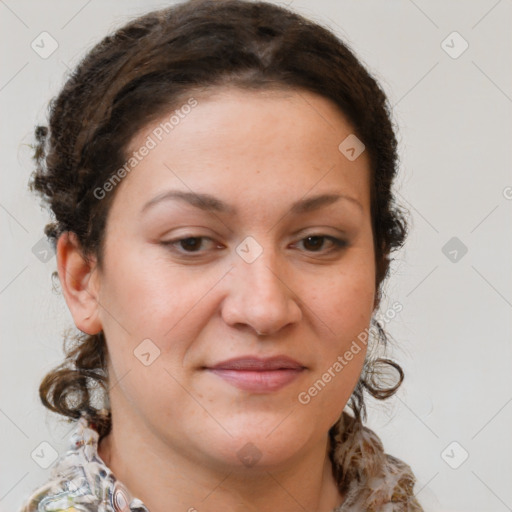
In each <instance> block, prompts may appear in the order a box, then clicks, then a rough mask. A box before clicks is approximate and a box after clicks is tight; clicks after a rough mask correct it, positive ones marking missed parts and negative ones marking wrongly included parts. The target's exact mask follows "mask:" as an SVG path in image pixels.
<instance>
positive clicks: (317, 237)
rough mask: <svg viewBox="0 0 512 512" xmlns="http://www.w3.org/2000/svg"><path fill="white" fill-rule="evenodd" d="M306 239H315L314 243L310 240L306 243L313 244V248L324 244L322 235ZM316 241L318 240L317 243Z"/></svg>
mask: <svg viewBox="0 0 512 512" xmlns="http://www.w3.org/2000/svg"><path fill="white" fill-rule="evenodd" d="M306 240H307V241H308V240H309V241H311V240H313V243H312V244H310V242H306V244H309V245H312V246H313V248H316V249H318V247H319V246H320V247H321V246H322V243H321V240H322V237H321V236H308V237H307V238H306ZM315 242H316V243H315Z"/></svg>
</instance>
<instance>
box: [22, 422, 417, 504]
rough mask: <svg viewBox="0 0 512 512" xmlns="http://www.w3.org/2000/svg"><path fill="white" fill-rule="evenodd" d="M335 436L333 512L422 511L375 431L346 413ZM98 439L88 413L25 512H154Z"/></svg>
mask: <svg viewBox="0 0 512 512" xmlns="http://www.w3.org/2000/svg"><path fill="white" fill-rule="evenodd" d="M330 436H331V451H330V458H331V462H332V464H333V474H334V477H335V479H336V482H337V483H338V486H339V487H340V489H342V491H343V492H344V496H345V499H344V501H343V503H342V505H340V506H339V507H337V508H336V509H335V510H333V512H359V511H361V510H365V511H367V512H379V511H380V512H384V511H385V512H422V511H423V509H422V508H421V506H420V505H419V503H418V502H417V500H416V498H415V497H414V493H413V486H414V482H415V478H414V476H413V474H412V472H411V469H410V468H409V466H408V465H407V464H405V463H404V462H402V461H401V460H399V459H397V458H395V457H392V456H391V455H387V454H385V453H384V450H383V447H382V443H381V442H380V439H379V438H378V437H377V436H376V434H375V433H374V432H373V431H372V430H370V429H368V428H367V427H364V426H362V424H360V423H357V422H356V421H355V420H354V418H353V417H351V416H350V415H348V414H346V413H343V415H342V416H341V418H340V420H339V421H338V422H337V423H336V425H334V426H333V428H332V429H331V431H330ZM98 439H99V434H98V432H97V431H96V430H95V429H94V425H93V424H92V423H91V422H90V420H89V419H88V417H87V416H85V415H84V414H83V415H82V416H81V418H80V419H79V420H78V421H77V422H76V426H75V428H74V430H73V432H72V434H71V446H70V449H69V450H68V452H67V453H66V454H65V455H64V456H62V457H61V458H60V459H59V460H58V462H57V463H56V465H55V466H54V467H53V470H52V473H51V478H50V480H49V481H48V482H47V483H46V484H45V485H44V486H42V487H40V488H39V489H37V490H36V491H35V492H34V493H33V494H32V496H30V498H29V499H28V500H27V501H26V502H25V505H24V506H23V508H22V509H21V510H20V512H40V511H45V512H50V511H51V512H78V511H80V512H82V511H85V512H149V510H148V508H147V507H146V506H145V505H144V503H143V502H142V501H141V500H140V499H138V498H135V497H134V496H132V495H131V494H130V491H129V490H128V489H127V487H126V486H125V485H124V484H123V483H121V482H120V481H119V480H117V479H116V477H115V476H114V474H113V472H112V471H111V470H110V468H109V467H108V466H107V465H106V464H105V462H104V461H103V460H102V459H101V457H100V456H99V455H98ZM347 482H348V483H347Z"/></svg>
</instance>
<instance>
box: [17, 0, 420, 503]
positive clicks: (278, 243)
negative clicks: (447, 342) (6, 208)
mask: <svg viewBox="0 0 512 512" xmlns="http://www.w3.org/2000/svg"><path fill="white" fill-rule="evenodd" d="M36 135H37V138H38V145H37V148H36V155H35V156H36V162H37V169H36V171H35V173H34V179H33V182H32V186H33V188H34V189H35V190H36V191H38V192H39V193H40V194H41V195H42V196H43V197H44V198H45V199H46V200H47V202H48V203H49V205H50V207H51V209H52V211H53V213H54V216H55V220H54V222H52V223H51V224H49V225H48V226H47V228H46V234H47V235H48V237H49V238H50V240H51V241H52V242H53V243H54V245H55V247H56V251H57V262H58V275H59V280H60V283H61V286H62V290H63V293H64V296H65V299H66V302H67V305H68V307H69V310H70V312H71V314H72V316H73V319H74V322H75V324H76V326H77V328H78V329H79V330H80V331H81V333H82V334H81V336H79V337H78V338H77V342H78V343H77V344H76V346H74V347H71V348H69V349H68V350H67V358H66V361H65V363H64V364H63V365H61V366H60V367H59V368H56V369H55V370H54V371H52V372H50V373H49V374H48V375H47V376H46V377H45V379H44V381H43V382H42V384H41V387H40V395H41V399H42V401H43V404H44V405H45V406H46V407H48V408H49V409H50V410H52V411H54V412H57V413H59V414H62V415H64V416H67V417H69V418H72V419H73V420H78V421H77V422H76V428H75V431H74V432H73V435H72V437H71V449H70V451H69V452H68V453H67V454H66V455H65V456H64V457H62V458H61V459H60V460H59V461H58V462H57V463H56V466H55V467H54V469H53V473H52V477H51V479H50V481H49V482H48V483H47V484H46V485H44V486H42V487H40V488H39V489H37V490H36V491H35V492H34V494H33V495H32V496H30V497H29V498H27V501H26V503H25V505H24V507H23V511H25V512H28V511H35V510H38V511H42V510H45V511H46V510H52V511H55V510H91V511H92V510H105V511H111V510H132V511H135V510H151V512H161V511H162V512H163V511H168V510H188V511H194V510H198V511H218V510H229V511H239V510H244V511H245V510H254V511H270V510H281V511H299V510H308V511H309V510H314V511H318V512H330V511H332V510H336V511H338V512H341V511H349V510H350V511H355V510H368V511H377V510H378V511H406V510H408V511H418V510H422V509H421V507H420V505H419V504H418V502H417V500H416V499H415V497H414V490H413V486H414V481H415V479H414V476H413V474H412V472H411V470H410V468H409V466H408V465H407V464H405V463H404V462H402V461H400V460H398V459H396V458H394V457H392V456H391V455H387V454H385V452H384V449H383V446H382V444H381V442H380V440H379V438H378V437H377V435H376V434H374V433H373V432H372V431H371V430H369V429H368V428H366V427H364V426H363V420H364V419H365V406H364V396H363V392H364V390H366V391H368V392H370V393H371V394H372V395H373V396H374V397H376V398H380V399H383V398H387V397H389V396H391V395H392V394H393V393H394V392H395V391H396V389H397V388H398V386H399V385H400V383H401V381H402V379H403V373H402V370H401V369H400V367H399V366H398V365H397V364H396V363H394V362H392V361H389V360H387V359H382V358H380V359H379V358H377V357H376V356H375V355H374V351H373V350H369V349H368V345H369V343H370V340H371V339H372V336H370V334H372V333H373V334H375V335H376V338H377V339H375V340H374V341H373V342H372V343H373V344H376V345H383V344H385V342H386V335H385V332H384V330H383V329H382V326H381V325H380V324H379V323H378V322H377V321H376V320H375V317H374V313H375V311H376V310H377V308H378V306H379V302H380V298H381V290H382V284H383V282H384V280H385V278H386V277H387V274H388V269H389V262H390V257H389V256H390V253H391V251H392V250H394V249H396V248H397V247H400V246H401V245H402V243H403V242H404V239H405V234H406V223H405V220H404V219H403V217H402V216H401V214H400V213H399V211H397V210H396V208H395V207H394V203H393V196H392V193H391V185H392V182H393V179H394V176H395V174H396V171H397V169H396V161H397V157H396V139H395V136H394V133H393V129H392V125H391V122H390V119H389V113H388V107H387V102H386V98H385V95H384V93H383V92H382V90H381V89H380V88H379V86H378V85H377V83H376V82H375V81H374V79H373V78H372V77H371V76H370V75H369V74H368V73H367V71H366V70H365V69H364V68H363V67H362V65H361V64H360V63H359V62H358V60H357V59H356V57H355V56H354V55H353V54H352V53H351V52H350V50H349V49H348V48H347V47H346V46H345V45H344V44H343V43H342V42H340V41H339V40H338V39H337V38H336V37H335V36H334V35H333V34H332V33H330V32H329V31H328V30H326V29H325V28H323V27H321V26H319V25H317V24H315V23H312V22H310V21H308V20H306V19H304V18H302V17H301V16H299V15H297V14H295V13H293V12H291V11H289V10H287V9H284V8H282V7H278V6H275V5H272V4H267V3H264V2H246V1H239V0H221V1H208V0H199V1H189V2H185V3H183V4H180V5H177V6H174V7H171V8H168V9H165V10H162V11H159V12H154V13H150V14H147V15H145V16H143V17H141V18H139V19H137V20H135V21H133V22H132V23H130V24H128V25H127V26H125V27H123V28H121V29H120V30H118V31H117V32H116V33H115V34H113V35H111V36H109V37H107V38H105V39H104V40H103V41H102V42H101V43H99V44H98V45H97V46H96V47H95V48H94V49H93V50H92V51H91V52H90V53H89V54H88V55H87V56H86V57H85V59H84V60H83V61H82V62H81V63H80V65H79V66H78V68H77V70H76V71H75V72H74V74H73V75H72V76H71V78H70V79H69V80H68V82H67V83H66V84H65V86H64V88H63V89H62V91H61V93H60V94H59V95H58V97H57V98H56V99H55V100H54V101H53V103H52V107H51V113H50V119H49V125H48V127H38V128H37V130H36ZM370 348H371V347H370ZM377 348H378V347H377ZM386 369H389V370H392V371H394V372H395V373H396V375H397V380H396V382H395V384H394V385H393V386H391V387H389V386H388V387H385V386H382V385H381V384H380V382H379V377H382V376H383V375H382V374H383V373H384V372H385V370H386ZM386 381H387V382H389V380H388V379H387V380H386ZM102 389H103V390H104V391H105V393H104V394H103V395H102V394H101V393H98V392H99V391H101V390H102ZM101 400H103V403H101ZM346 406H348V407H349V408H350V409H351V412H348V411H347V410H345V408H346Z"/></svg>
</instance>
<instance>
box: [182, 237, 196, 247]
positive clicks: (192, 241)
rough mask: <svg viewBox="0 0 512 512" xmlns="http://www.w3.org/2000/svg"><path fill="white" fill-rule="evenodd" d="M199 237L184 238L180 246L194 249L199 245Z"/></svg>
mask: <svg viewBox="0 0 512 512" xmlns="http://www.w3.org/2000/svg"><path fill="white" fill-rule="evenodd" d="M198 242H199V238H197V237H194V238H192V237H191V238H185V240H182V241H181V243H182V246H183V248H184V249H196V248H197V247H198V246H199V243H198Z"/></svg>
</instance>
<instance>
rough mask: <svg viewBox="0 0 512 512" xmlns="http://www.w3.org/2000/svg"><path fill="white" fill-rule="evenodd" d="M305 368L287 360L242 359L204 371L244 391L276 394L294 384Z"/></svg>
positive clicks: (289, 359)
mask: <svg viewBox="0 0 512 512" xmlns="http://www.w3.org/2000/svg"><path fill="white" fill-rule="evenodd" d="M305 369H306V368H305V367H304V366H303V365H302V364H300V363H299V362H297V361H295V360H294V359H291V358H289V357H287V356H275V357H269V358H260V357H253V356H244V357H238V358H234V359H229V360H227V361H222V362H220V363H217V364H216V365H214V366H211V367H207V368H206V370H208V371H209V372H211V373H213V374H215V375H217V376H218V377H220V378H222V379H223V380H225V381H226V382H228V383H229V384H232V385H233V386H235V387H237V388H239V389H242V390H244V391H252V392H254V393H266V392H271V391H277V390H279V389H281V388H283V387H285V386H286V385H288V384H290V383H291V382H293V381H294V380H295V379H296V378H298V377H299V375H301V373H302V372H303V371H304V370H305Z"/></svg>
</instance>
